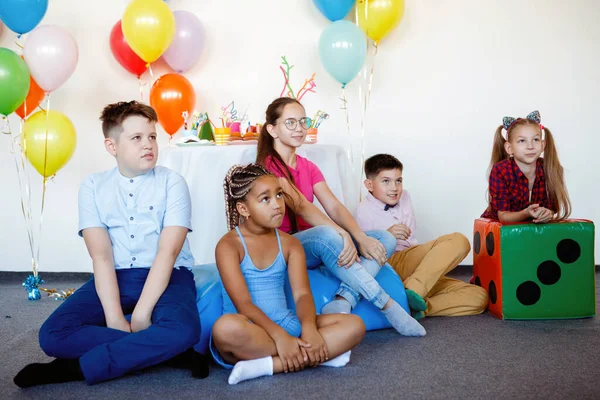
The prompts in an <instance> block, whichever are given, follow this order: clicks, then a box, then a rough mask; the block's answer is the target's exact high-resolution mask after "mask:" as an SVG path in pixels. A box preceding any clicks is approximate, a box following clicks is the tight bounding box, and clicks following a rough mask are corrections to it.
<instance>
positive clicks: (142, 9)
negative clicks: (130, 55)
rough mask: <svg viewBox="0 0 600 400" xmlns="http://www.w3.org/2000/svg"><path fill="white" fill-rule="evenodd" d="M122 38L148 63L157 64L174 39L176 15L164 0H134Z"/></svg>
mask: <svg viewBox="0 0 600 400" xmlns="http://www.w3.org/2000/svg"><path fill="white" fill-rule="evenodd" d="M122 27H123V35H124V36H125V40H126V41H127V43H128V44H129V46H130V47H131V49H132V50H133V51H134V52H135V53H136V54H137V55H138V56H140V58H141V59H142V60H144V61H145V62H146V63H148V64H150V63H151V62H154V61H156V60H157V59H158V58H159V57H160V56H161V55H162V54H163V53H164V52H165V50H167V49H168V48H169V46H170V45H171V42H172V41H173V37H174V36H175V16H174V15H173V12H172V11H171V9H170V8H169V6H168V5H167V4H165V2H164V1H162V0H132V1H131V2H130V3H129V5H128V6H127V8H126V9H125V13H124V14H123V18H122Z"/></svg>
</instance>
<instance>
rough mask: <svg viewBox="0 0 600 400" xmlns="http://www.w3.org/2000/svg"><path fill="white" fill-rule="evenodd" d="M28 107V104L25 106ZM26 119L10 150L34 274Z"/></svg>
mask: <svg viewBox="0 0 600 400" xmlns="http://www.w3.org/2000/svg"><path fill="white" fill-rule="evenodd" d="M25 107H26V106H25ZM24 124H25V120H24V119H21V122H20V124H19V135H18V136H17V137H15V136H14V135H12V134H11V148H10V152H11V153H12V154H13V156H14V160H15V167H16V168H17V177H18V182H19V192H20V197H21V212H22V213H23V218H24V219H25V227H26V228H27V238H28V239H29V250H30V252H31V268H32V270H33V272H34V274H37V265H36V262H35V247H34V244H35V238H34V232H33V218H32V212H31V190H30V188H31V183H30V181H29V174H27V172H26V170H25V168H26V165H27V163H26V162H25V148H26V145H25V136H24V134H23V132H24ZM18 138H20V139H21V141H22V142H23V144H19V142H18V141H17V139H18Z"/></svg>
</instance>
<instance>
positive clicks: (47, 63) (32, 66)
mask: <svg viewBox="0 0 600 400" xmlns="http://www.w3.org/2000/svg"><path fill="white" fill-rule="evenodd" d="M23 56H24V57H25V62H26V63H27V66H28V67H29V71H30V72H31V76H32V77H33V79H35V81H36V82H37V84H38V85H39V86H40V87H41V88H42V89H44V91H45V92H46V93H50V92H53V91H54V90H56V89H58V88H59V87H60V86H62V84H63V83H65V82H66V81H67V79H69V77H70V76H71V75H72V74H73V72H74V71H75V67H76V66H77V60H78V59H79V49H78V48H77V43H76V42H75V40H74V39H73V37H71V35H70V34H69V32H67V31H66V30H65V29H63V28H61V27H59V26H55V25H43V26H39V27H37V28H36V29H34V30H33V31H32V32H31V33H30V34H29V35H28V37H27V41H26V42H25V47H24V48H23Z"/></svg>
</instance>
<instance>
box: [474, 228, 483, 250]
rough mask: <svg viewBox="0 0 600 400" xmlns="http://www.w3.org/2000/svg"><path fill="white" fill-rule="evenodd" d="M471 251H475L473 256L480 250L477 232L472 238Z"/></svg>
mask: <svg viewBox="0 0 600 400" xmlns="http://www.w3.org/2000/svg"><path fill="white" fill-rule="evenodd" d="M473 250H474V251H475V254H479V251H480V250H481V235H480V234H479V232H475V237H474V238H473Z"/></svg>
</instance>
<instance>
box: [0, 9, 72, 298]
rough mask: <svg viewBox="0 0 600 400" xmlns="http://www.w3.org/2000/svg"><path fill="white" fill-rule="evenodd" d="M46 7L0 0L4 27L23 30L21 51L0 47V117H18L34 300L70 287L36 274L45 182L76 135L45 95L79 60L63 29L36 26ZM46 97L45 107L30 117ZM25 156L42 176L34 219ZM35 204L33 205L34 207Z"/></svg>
mask: <svg viewBox="0 0 600 400" xmlns="http://www.w3.org/2000/svg"><path fill="white" fill-rule="evenodd" d="M47 9H48V0H19V1H14V0H0V18H1V19H2V22H3V23H4V25H6V27H7V28H9V29H11V30H12V31H14V32H15V33H17V35H18V36H17V38H18V39H19V38H20V37H21V35H23V34H28V35H27V38H26V40H25V44H24V45H23V46H22V45H20V44H19V42H18V41H17V45H18V46H19V47H20V48H22V50H23V53H22V55H18V54H17V53H15V52H14V51H12V50H10V49H7V48H0V118H2V119H3V120H4V121H5V122H6V123H8V118H7V117H8V115H10V114H12V113H13V112H15V113H16V114H17V115H18V116H19V117H20V118H21V124H20V127H21V131H20V134H19V135H17V136H15V135H13V132H11V131H10V129H9V132H8V133H10V134H11V136H12V140H11V150H12V153H13V154H14V156H15V161H16V166H17V174H18V178H19V187H20V189H21V210H22V212H23V216H24V218H25V222H26V227H27V234H28V236H29V246H30V250H31V257H32V268H33V273H32V274H31V275H29V276H28V277H27V279H26V280H25V282H23V286H24V287H25V289H26V290H27V297H28V299H29V300H39V298H40V290H44V291H46V292H47V293H48V294H49V295H51V294H52V296H53V297H55V298H60V299H64V298H66V297H68V296H69V295H70V294H71V293H72V290H70V291H57V290H56V289H44V288H42V287H40V285H41V284H43V283H44V280H43V279H41V278H40V277H39V276H38V266H39V249H40V237H41V227H42V219H43V214H44V199H45V193H46V182H47V180H48V179H49V178H51V177H53V176H54V175H55V174H56V173H57V171H58V170H59V169H61V168H62V167H63V166H64V165H65V164H66V163H67V162H68V161H69V159H70V158H71V156H72V155H73V152H74V151H75V144H76V141H77V136H76V133H75V127H74V126H73V123H72V122H71V121H70V120H69V118H68V117H67V116H66V115H64V114H63V113H61V112H59V111H55V110H50V94H51V93H52V92H53V91H55V90H56V89H58V88H59V87H61V86H62V85H63V84H64V83H65V82H66V81H67V80H68V79H69V78H70V77H71V75H72V74H73V72H74V71H75V68H76V66H77V62H78V59H79V50H78V47H77V43H76V42H75V40H74V39H73V38H72V37H71V35H70V34H69V32H67V31H66V30H65V29H63V28H61V27H59V26H55V25H43V26H38V24H39V23H40V21H41V20H42V18H43V17H44V15H45V14H46V11H47ZM44 98H47V99H48V100H47V103H46V109H41V111H37V112H36V113H34V114H33V115H30V114H31V113H32V112H34V111H35V110H36V109H37V108H38V107H40V108H41V106H40V104H41V103H42V101H43V100H44ZM25 160H29V163H30V164H31V165H32V166H33V167H34V168H35V170H36V171H37V172H39V174H40V175H41V176H42V178H43V185H42V196H41V197H42V199H41V207H40V208H39V209H40V214H39V220H35V221H34V217H33V208H32V201H31V196H30V194H31V189H30V178H29V172H28V168H27V163H26V161H25ZM36 208H37V207H36Z"/></svg>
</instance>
